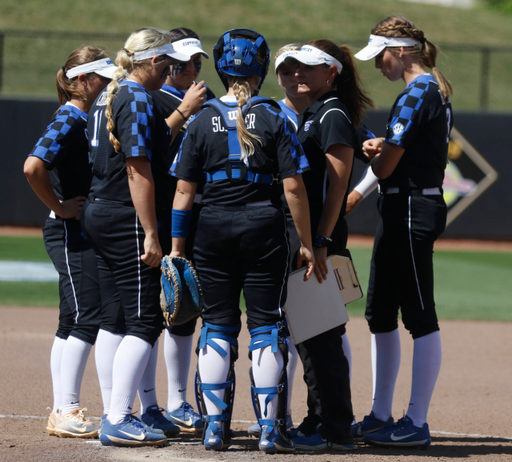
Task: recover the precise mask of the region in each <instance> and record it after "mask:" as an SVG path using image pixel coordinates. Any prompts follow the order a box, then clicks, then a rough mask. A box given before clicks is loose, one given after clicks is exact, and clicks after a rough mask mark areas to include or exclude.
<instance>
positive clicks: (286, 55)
mask: <svg viewBox="0 0 512 462" xmlns="http://www.w3.org/2000/svg"><path fill="white" fill-rule="evenodd" d="M298 52H299V50H290V51H286V52H284V53H283V54H282V55H279V56H278V57H277V58H276V62H275V65H276V72H277V69H278V67H279V66H280V65H281V64H283V63H284V62H285V61H286V59H287V58H295V55H296V54H297V53H298Z"/></svg>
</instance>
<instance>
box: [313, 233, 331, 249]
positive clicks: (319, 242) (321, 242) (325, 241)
mask: <svg viewBox="0 0 512 462" xmlns="http://www.w3.org/2000/svg"><path fill="white" fill-rule="evenodd" d="M331 242H332V239H331V238H330V237H324V236H320V235H319V234H317V235H316V236H315V237H314V238H313V245H314V246H315V247H327V246H328V245H329V244H330V243H331Z"/></svg>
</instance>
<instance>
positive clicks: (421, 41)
mask: <svg viewBox="0 0 512 462" xmlns="http://www.w3.org/2000/svg"><path fill="white" fill-rule="evenodd" d="M426 41H427V39H426V38H425V37H423V38H421V39H420V43H421V44H422V45H425V42H426Z"/></svg>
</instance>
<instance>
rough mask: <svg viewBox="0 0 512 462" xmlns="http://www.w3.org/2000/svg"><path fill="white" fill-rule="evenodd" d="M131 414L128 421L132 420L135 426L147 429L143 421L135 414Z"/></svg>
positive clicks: (131, 422)
mask: <svg viewBox="0 0 512 462" xmlns="http://www.w3.org/2000/svg"><path fill="white" fill-rule="evenodd" d="M129 415H130V419H129V420H128V422H130V424H131V425H132V426H133V427H135V428H139V429H141V430H146V426H145V424H144V423H142V422H141V421H140V420H139V418H138V417H137V416H136V415H135V414H129Z"/></svg>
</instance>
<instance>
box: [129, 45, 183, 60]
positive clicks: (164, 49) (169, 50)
mask: <svg viewBox="0 0 512 462" xmlns="http://www.w3.org/2000/svg"><path fill="white" fill-rule="evenodd" d="M162 55H167V56H170V57H171V58H174V59H177V60H178V61H188V60H189V59H190V58H189V57H188V55H185V54H183V53H178V52H177V51H176V50H175V49H174V47H173V45H172V43H170V42H169V43H166V44H165V45H162V46H160V47H156V48H151V49H149V50H144V51H136V52H135V53H133V60H134V61H144V60H145V59H150V58H154V57H155V56H162Z"/></svg>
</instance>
